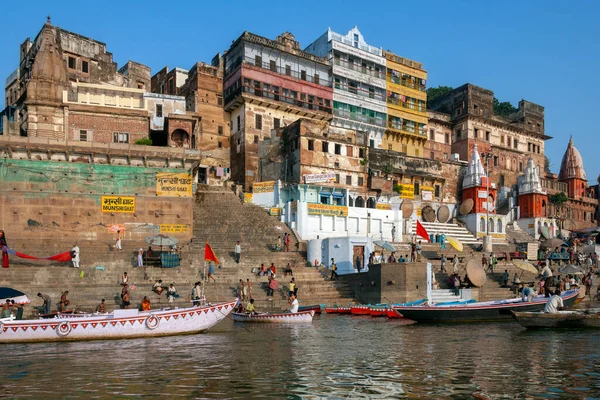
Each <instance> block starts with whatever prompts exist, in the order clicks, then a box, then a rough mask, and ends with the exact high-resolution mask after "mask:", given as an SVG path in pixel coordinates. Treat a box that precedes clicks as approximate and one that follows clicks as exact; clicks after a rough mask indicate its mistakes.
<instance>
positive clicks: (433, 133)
mask: <svg viewBox="0 0 600 400" xmlns="http://www.w3.org/2000/svg"><path fill="white" fill-rule="evenodd" d="M429 139H431V140H434V139H435V131H434V130H433V129H430V130H429Z"/></svg>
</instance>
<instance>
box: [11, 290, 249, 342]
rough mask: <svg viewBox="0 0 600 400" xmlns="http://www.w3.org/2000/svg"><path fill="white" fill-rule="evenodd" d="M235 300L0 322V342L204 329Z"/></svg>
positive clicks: (126, 336)
mask: <svg viewBox="0 0 600 400" xmlns="http://www.w3.org/2000/svg"><path fill="white" fill-rule="evenodd" d="M236 304H237V300H233V301H229V302H224V303H217V304H214V305H208V306H201V307H190V308H181V309H174V310H151V311H143V312H138V311H137V310H115V312H114V313H110V314H100V315H93V314H91V315H86V316H76V315H69V316H61V317H59V318H52V319H36V320H20V321H9V322H4V323H2V326H0V343H29V342H59V341H60V342H63V341H77V340H101V339H130V338H142V337H155V336H171V335H186V334H193V333H201V332H205V331H207V330H208V329H210V328H211V327H213V326H214V325H216V324H217V323H219V322H220V321H221V320H223V319H224V318H225V317H227V315H228V314H229V313H231V311H233V308H234V307H235V305H236Z"/></svg>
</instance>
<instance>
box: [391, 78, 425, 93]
mask: <svg viewBox="0 0 600 400" xmlns="http://www.w3.org/2000/svg"><path fill="white" fill-rule="evenodd" d="M387 80H388V81H390V82H392V83H395V84H397V85H402V86H404V87H407V88H409V89H415V90H420V91H421V92H426V91H427V87H426V86H425V85H421V84H420V83H417V82H411V81H407V80H405V79H400V77H398V76H394V75H391V74H388V75H387Z"/></svg>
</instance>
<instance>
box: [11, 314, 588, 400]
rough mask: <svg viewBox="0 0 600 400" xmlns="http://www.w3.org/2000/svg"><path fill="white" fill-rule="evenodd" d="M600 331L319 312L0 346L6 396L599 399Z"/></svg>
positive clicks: (100, 397)
mask: <svg viewBox="0 0 600 400" xmlns="http://www.w3.org/2000/svg"><path fill="white" fill-rule="evenodd" d="M599 339H600V333H599V332H594V331H572V332H566V331H537V332H535V331H534V332H529V331H525V330H523V329H522V328H521V327H520V326H518V325H516V324H512V323H505V324H487V325H455V326H447V325H429V326H427V325H418V324H417V325H411V326H404V325H403V324H402V322H401V321H386V320H385V319H370V318H367V317H363V318H360V317H359V318H353V317H348V316H323V317H321V318H316V319H315V321H314V322H313V324H312V325H308V326H307V325H290V326H283V325H271V326H269V325H254V326H248V328H247V329H242V328H240V327H238V326H234V325H233V323H232V322H230V321H225V322H224V323H222V324H221V325H220V326H218V327H217V329H215V330H213V331H212V332H210V333H209V334H207V335H197V336H181V337H172V338H159V339H139V340H125V341H102V342H87V343H85V342H81V343H58V344H41V345H8V346H2V347H1V349H2V353H3V357H2V364H1V365H2V366H1V367H0V371H2V379H0V398H81V397H85V398H94V399H109V398H123V397H137V396H150V397H152V396H155V397H164V396H168V397H181V398H219V399H221V398H249V397H258V398H278V399H279V398H290V399H295V398H299V399H300V398H303V399H318V398H352V399H378V398H386V399H387V398H411V397H412V398H426V399H427V398H428V399H440V398H473V397H476V398H492V399H495V398H502V397H506V398H561V399H562V398H586V397H587V398H593V397H597V396H599V395H600V361H599V357H598V356H599V351H598V346H597V343H599V342H598V340H599Z"/></svg>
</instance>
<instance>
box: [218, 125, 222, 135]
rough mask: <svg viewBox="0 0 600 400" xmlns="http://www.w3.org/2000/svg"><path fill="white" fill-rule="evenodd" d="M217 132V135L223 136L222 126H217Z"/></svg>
mask: <svg viewBox="0 0 600 400" xmlns="http://www.w3.org/2000/svg"><path fill="white" fill-rule="evenodd" d="M217 132H218V133H219V135H222V134H223V126H222V125H219V126H218V127H217Z"/></svg>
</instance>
